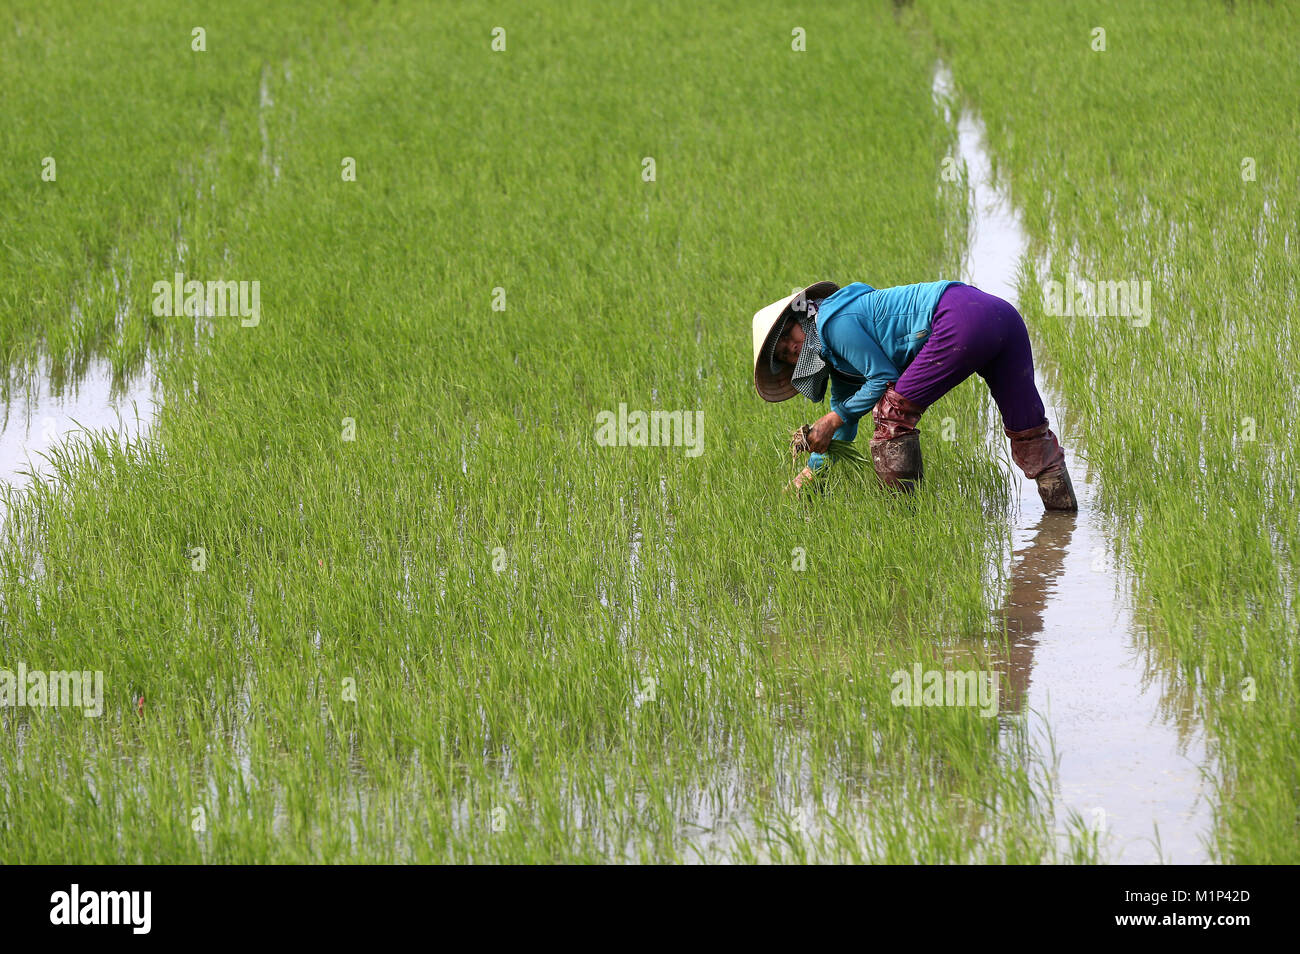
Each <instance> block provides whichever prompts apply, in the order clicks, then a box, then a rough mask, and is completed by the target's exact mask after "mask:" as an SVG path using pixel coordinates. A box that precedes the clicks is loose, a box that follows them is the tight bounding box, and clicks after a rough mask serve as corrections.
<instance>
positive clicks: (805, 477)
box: [785, 467, 817, 493]
mask: <svg viewBox="0 0 1300 954" xmlns="http://www.w3.org/2000/svg"><path fill="white" fill-rule="evenodd" d="M816 479H817V475H816V474H815V473H813V469H812V468H811V467H805V468H804V469H803V470H801V471H799V473H798V474H796V475H795V478H794V480H792V481H790V482H789V483H788V484H786V485H785V491H786V493H791V492H798V491H799V490H800V489H802V488H803V486H804V485H805V484H807V483H808V482H809V481H810V480H816Z"/></svg>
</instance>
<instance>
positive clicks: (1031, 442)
mask: <svg viewBox="0 0 1300 954" xmlns="http://www.w3.org/2000/svg"><path fill="white" fill-rule="evenodd" d="M1003 430H1004V431H1006V435H1007V437H1009V438H1011V459H1012V460H1013V461H1015V463H1016V466H1017V467H1019V468H1020V469H1021V470H1023V471H1024V472H1025V476H1026V477H1028V478H1029V479H1030V480H1033V481H1036V482H1037V483H1038V496H1039V497H1041V498H1042V500H1043V506H1044V507H1045V508H1047V509H1048V510H1078V509H1079V501H1078V500H1077V499H1076V498H1075V496H1074V484H1073V483H1071V481H1070V472H1069V471H1068V470H1066V469H1065V449H1064V448H1062V447H1061V442H1060V441H1058V440H1057V439H1056V435H1055V434H1053V433H1052V429H1051V428H1050V427H1048V426H1047V422H1046V421H1044V422H1043V423H1042V424H1039V425H1038V426H1037V427H1031V428H1029V429H1028V430H1024V431H1013V430H1011V429H1010V428H1006V427H1004V428H1003Z"/></svg>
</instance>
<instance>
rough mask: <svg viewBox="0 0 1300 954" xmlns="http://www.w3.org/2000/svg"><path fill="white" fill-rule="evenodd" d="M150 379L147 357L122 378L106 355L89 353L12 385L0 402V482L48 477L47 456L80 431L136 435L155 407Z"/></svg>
mask: <svg viewBox="0 0 1300 954" xmlns="http://www.w3.org/2000/svg"><path fill="white" fill-rule="evenodd" d="M153 380H154V375H153V369H152V367H151V365H150V363H149V362H148V361H147V360H146V361H145V363H144V367H143V369H142V371H141V373H140V374H139V375H138V376H134V377H130V378H125V379H124V378H122V377H121V376H116V375H114V374H113V366H112V364H111V363H110V362H109V361H108V360H106V359H104V358H92V359H90V360H88V361H87V362H86V363H85V364H84V365H79V366H78V367H77V368H75V369H73V370H71V371H67V372H65V371H63V370H61V369H59V368H58V367H57V366H56V369H55V370H54V371H52V372H51V373H50V374H48V375H45V376H43V377H40V378H38V379H35V380H34V381H31V382H29V384H28V386H27V387H15V388H13V389H12V390H11V391H10V393H9V400H8V401H5V402H3V403H0V483H4V484H9V485H11V486H12V487H15V488H19V487H21V486H22V485H23V484H25V483H26V482H27V481H28V480H30V479H31V477H32V475H36V476H39V477H41V478H43V479H45V478H48V477H49V476H50V468H49V464H48V461H46V459H45V455H46V454H48V453H49V451H50V450H51V449H52V448H54V447H57V446H58V445H60V444H62V443H64V442H65V441H67V440H69V439H70V438H75V437H76V435H77V434H79V433H82V432H86V431H113V432H116V433H117V434H118V436H119V440H121V441H125V440H132V441H134V440H137V439H138V438H139V437H141V436H142V435H143V434H145V433H147V432H148V430H149V427H150V425H151V424H152V422H153V418H154V414H155V412H156V410H157V405H156V402H155V398H154V390H153Z"/></svg>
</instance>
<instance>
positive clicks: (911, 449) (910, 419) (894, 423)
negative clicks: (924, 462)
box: [871, 384, 925, 493]
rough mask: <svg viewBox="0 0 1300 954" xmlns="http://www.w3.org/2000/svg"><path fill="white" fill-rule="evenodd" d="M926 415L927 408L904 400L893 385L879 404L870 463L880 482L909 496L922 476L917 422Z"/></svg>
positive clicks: (876, 411)
mask: <svg viewBox="0 0 1300 954" xmlns="http://www.w3.org/2000/svg"><path fill="white" fill-rule="evenodd" d="M924 412H925V408H923V407H921V406H920V405H919V404H913V403H912V402H911V401H909V400H908V399H907V398H905V397H903V395H901V394H899V393H898V392H897V391H895V390H894V386H893V385H892V384H891V385H890V386H889V387H888V388H887V389H886V391H885V393H884V395H883V396H882V397H881V399H880V401H879V403H877V404H876V409H875V416H876V432H875V434H874V435H873V436H872V439H871V463H872V465H873V466H874V467H875V470H876V476H877V477H879V478H880V482H881V483H882V484H884V485H885V486H886V487H889V488H890V489H891V490H901V491H903V492H904V493H908V492H910V491H911V490H912V489H913V488H914V487H915V486H916V484H917V482H918V481H919V480H920V479H921V477H922V476H923V470H922V467H921V433H920V431H918V430H917V429H916V422H917V421H919V420H920V419H921V415H922V414H923V413H924Z"/></svg>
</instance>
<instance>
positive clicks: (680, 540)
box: [0, 0, 1300, 864]
mask: <svg viewBox="0 0 1300 954" xmlns="http://www.w3.org/2000/svg"><path fill="white" fill-rule="evenodd" d="M138 7H139V12H140V15H139V16H138V17H133V18H131V19H130V21H129V22H128V21H126V20H123V19H121V18H117V17H114V16H113V15H112V13H111V12H110V11H100V10H90V11H86V10H82V9H81V8H80V7H77V8H76V15H75V16H73V15H72V13H73V11H74V7H73V6H72V5H70V4H62V3H60V2H55V3H53V4H50V3H42V4H36V3H31V4H27V3H23V4H19V7H18V8H17V9H16V10H14V11H13V12H10V13H7V14H5V15H4V17H5V28H4V29H3V30H0V53H2V55H0V63H2V64H3V65H2V66H0V75H4V76H5V78H6V80H7V82H6V83H5V84H4V88H3V91H2V92H0V96H3V97H4V100H5V105H6V110H5V114H6V116H11V117H13V121H12V123H11V124H10V129H9V131H8V133H7V134H6V137H5V139H4V140H3V142H0V152H2V153H3V156H4V159H5V162H6V167H7V168H10V169H17V170H24V171H23V172H22V174H17V173H15V174H12V175H8V176H6V177H4V179H3V180H2V181H0V189H2V190H3V196H2V197H0V198H3V203H4V207H5V208H6V210H7V212H6V218H5V221H4V224H3V229H4V232H5V236H4V238H5V241H4V242H3V243H0V302H2V303H3V305H4V307H3V308H2V309H0V340H3V343H4V345H5V354H6V355H7V356H8V360H9V363H10V366H9V369H8V370H9V382H10V383H9V385H8V387H7V388H6V390H5V395H4V396H5V406H6V411H5V412H4V415H3V417H0V423H2V424H3V427H2V428H0V455H2V456H0V480H3V481H4V486H5V488H6V490H5V493H4V499H3V507H4V513H3V515H2V517H0V613H2V615H0V671H8V672H11V673H17V672H18V671H19V667H20V666H21V667H22V671H23V672H24V673H26V674H31V673H46V674H48V673H54V672H74V671H75V672H78V673H100V674H102V687H103V689H102V699H101V700H99V702H101V703H102V705H101V706H100V709H101V711H100V712H99V713H98V714H96V715H93V716H89V715H87V714H86V708H87V707H78V706H74V705H59V704H47V703H46V701H41V702H34V701H33V699H32V698H26V697H25V698H24V702H23V703H22V704H18V697H17V695H16V692H15V695H14V696H13V698H12V699H8V697H5V698H6V700H7V701H6V704H5V705H3V706H0V857H3V859H4V860H6V861H14V862H51V863H61V862H128V863H129V862H219V863H220V862H340V861H374V862H394V861H417V862H428V861H477V862H493V861H498V862H599V861H614V862H704V863H715V862H740V863H745V862H761V861H782V862H820V861H866V862H904V863H909V862H921V863H973V862H1010V863H1120V864H1123V863H1148V862H1156V861H1164V862H1177V863H1207V862H1208V863H1239V862H1247V863H1260V862H1263V863H1273V862H1294V861H1295V860H1296V859H1295V853H1296V847H1295V846H1296V844H1297V843H1298V842H1297V839H1296V837H1295V836H1296V834H1297V832H1296V818H1297V805H1298V804H1300V794H1298V793H1300V778H1298V777H1297V774H1296V773H1297V771H1298V770H1297V768H1296V766H1297V764H1300V750H1297V748H1296V746H1297V742H1296V735H1295V733H1294V731H1293V727H1294V725H1295V723H1296V716H1297V715H1298V714H1300V713H1298V712H1297V706H1298V705H1300V680H1298V679H1297V676H1296V670H1295V667H1294V650H1295V645H1296V639H1297V622H1296V615H1295V612H1296V611H1295V586H1296V577H1295V572H1294V565H1295V564H1294V561H1295V557H1296V555H1297V552H1298V550H1297V543H1298V542H1300V541H1298V540H1297V536H1296V534H1297V530H1296V527H1297V526H1300V513H1298V512H1297V503H1296V501H1297V495H1296V487H1295V476H1294V466H1293V465H1294V463H1295V441H1294V438H1293V437H1292V436H1291V432H1290V426H1289V422H1290V421H1292V420H1294V419H1295V417H1296V414H1297V412H1300V407H1297V403H1298V398H1297V392H1296V390H1295V384H1294V382H1295V380H1297V370H1298V369H1300V353H1298V352H1297V350H1296V336H1295V332H1294V328H1293V319H1294V317H1295V315H1296V311H1297V309H1296V305H1297V301H1296V278H1295V275H1296V274H1297V269H1296V265H1297V261H1296V241H1297V224H1298V223H1297V200H1296V195H1297V193H1296V187H1297V182H1300V156H1297V147H1296V145H1295V144H1296V143H1297V142H1300V136H1297V132H1300V130H1297V129H1296V128H1295V125H1296V124H1297V122H1300V118H1298V117H1300V111H1298V110H1297V109H1295V106H1297V105H1300V104H1298V103H1296V98H1297V93H1296V90H1297V89H1300V86H1298V85H1297V84H1296V83H1295V79H1296V70H1297V66H1296V64H1295V61H1294V56H1293V50H1294V40H1295V38H1296V37H1297V36H1300V24H1297V22H1296V16H1295V14H1294V13H1293V12H1290V11H1289V10H1286V9H1271V8H1256V7H1254V6H1245V5H1236V6H1235V7H1228V6H1225V7H1223V8H1222V9H1220V8H1217V7H1216V8H1210V7H1203V6H1199V5H1198V6H1195V7H1194V8H1193V7H1191V6H1189V8H1188V11H1187V15H1186V16H1184V17H1176V16H1175V17H1171V16H1170V15H1169V14H1168V13H1167V12H1166V10H1165V6H1164V5H1157V4H1145V3H1137V4H1131V3H1130V4H1123V5H1113V6H1105V5H1103V9H1102V10H1101V11H1100V14H1099V15H1100V17H1101V19H1100V20H1099V21H1098V22H1101V23H1104V24H1106V29H1105V34H1104V40H1103V42H1102V43H1101V47H1102V48H1100V49H1096V48H1094V47H1096V46H1097V45H1098V38H1097V37H1096V36H1094V35H1093V34H1092V33H1091V32H1090V31H1091V30H1092V29H1093V28H1094V27H1095V26H1096V25H1097V24H1095V23H1093V22H1091V21H1084V20H1078V22H1074V20H1072V19H1071V18H1070V17H1062V16H1061V15H1060V14H1059V12H1058V11H1057V9H1056V6H1055V5H1053V4H1048V3H1042V4H1028V5H1025V4H1012V3H1010V2H1007V3H998V2H994V3H987V4H982V5H980V6H979V7H972V6H970V5H966V4H962V3H957V2H955V0H954V2H948V0H929V2H922V0H917V2H916V3H913V4H907V5H901V6H900V5H896V4H894V3H880V4H878V5H867V6H866V7H864V8H854V9H853V10H851V11H850V10H847V9H846V10H844V11H839V12H836V11H827V10H821V11H817V12H816V13H815V14H810V15H809V16H808V17H807V18H806V19H805V20H802V21H800V22H799V23H793V22H792V21H791V14H790V13H789V12H788V11H787V10H785V8H783V7H782V6H781V5H778V4H758V5H756V6H754V5H749V6H747V7H746V8H745V9H744V10H743V11H739V10H738V11H722V10H717V11H707V12H700V11H698V10H696V9H695V8H689V9H688V7H687V6H685V5H679V4H669V5H667V6H662V5H657V6H654V7H651V8H646V7H644V6H639V5H631V4H614V5H613V6H610V5H602V6H601V7H600V8H596V7H591V8H583V7H579V8H573V7H565V8H564V9H563V10H561V9H560V8H556V9H555V10H547V9H539V8H537V7H536V6H535V5H532V6H529V5H522V4H521V5H518V6H514V7H509V8H508V9H505V8H503V12H502V14H501V16H502V18H503V22H504V23H505V24H506V25H505V27H504V30H505V33H504V39H503V40H502V41H501V42H502V45H503V46H504V48H503V49H494V36H493V34H492V33H491V31H489V30H488V29H486V28H485V27H484V25H483V21H482V20H481V18H478V17H475V16H471V15H470V14H469V13H467V12H465V11H462V10H460V9H459V8H456V7H454V6H453V5H442V4H428V5H417V6H415V7H412V8H409V9H408V8H405V7H402V8H398V9H396V10H394V11H391V12H390V13H389V14H387V15H386V16H385V17H383V18H378V17H373V16H368V15H363V14H362V13H361V12H359V11H353V10H352V9H351V8H347V7H344V8H334V7H326V6H321V7H320V8H316V7H312V6H308V7H304V8H303V9H301V10H296V11H295V12H294V13H292V14H290V13H289V12H287V11H285V12H280V11H268V10H266V9H264V7H263V6H260V5H255V4H243V3H236V4H232V5H229V6H228V9H227V11H226V13H225V14H224V15H223V18H222V21H223V22H222V24H221V26H220V29H216V28H211V29H209V30H208V34H207V36H208V48H207V49H206V50H196V49H193V48H192V42H191V39H190V29H191V26H190V25H188V20H186V21H185V23H184V24H182V23H181V22H180V21H179V20H177V18H176V16H175V15H173V14H171V13H169V9H170V8H169V7H167V5H165V4H161V3H153V2H144V3H140V4H138ZM611 18H612V19H613V20H616V21H617V22H619V23H623V24H626V26H625V27H620V28H619V29H617V30H613V31H611V29H610V27H609V23H610V22H611ZM701 18H703V19H701ZM214 22H215V21H214ZM796 27H798V28H799V30H801V31H803V33H804V40H805V41H806V42H803V43H800V40H799V37H798V36H797V35H796V34H793V33H792V30H794V28H796ZM178 37H179V39H178ZM1211 40H1212V42H1211ZM1189 41H1195V42H1189ZM221 49H224V50H226V51H229V50H232V49H233V50H238V51H239V52H238V56H234V57H232V56H227V55H218V51H219V50H221ZM593 49H599V50H601V51H602V53H601V55H600V56H593V55H592V50H593ZM381 50H382V51H383V55H378V53H377V51H381ZM431 64H438V66H437V68H436V69H434V68H433V67H432V66H431ZM881 64H888V68H885V67H883V66H882V65H881ZM1188 75H1193V76H1206V77H1213V78H1214V82H1213V84H1212V85H1213V88H1212V89H1211V88H1209V81H1208V80H1207V81H1206V83H1207V86H1206V88H1205V89H1202V88H1200V86H1197V87H1196V88H1195V89H1194V90H1193V92H1194V94H1195V96H1194V97H1189V95H1188V93H1187V86H1186V83H1187V82H1188V81H1187V79H1186V77H1187V76H1188ZM1259 84H1264V88H1262V89H1261V88H1260V86H1259ZM20 89H22V90H35V91H36V92H33V93H30V94H26V95H21V96H20V95H19V94H18V93H17V92H16V91H17V90H20ZM1138 90H1141V91H1142V96H1141V97H1139V96H1138V95H1137V92H1136V91H1138ZM1283 107H1286V108H1283ZM809 117H823V118H824V119H825V122H826V123H827V125H826V126H825V128H822V127H820V126H819V127H818V129H816V130H810V129H809ZM1206 129H1211V130H1214V131H1215V132H1214V133H1213V134H1209V135H1206V134H1204V130H1206ZM177 130H184V134H183V135H181V134H178V133H177ZM162 142H165V143H166V144H167V145H166V148H160V146H159V143H162ZM46 158H50V159H52V160H53V165H51V164H50V163H49V162H45V161H44V160H45V159H46ZM1245 159H1250V160H1251V162H1249V163H1246V162H1244V160H1245ZM178 276H179V277H178ZM820 278H830V279H832V280H834V281H837V282H839V283H840V284H846V283H848V282H851V281H864V282H867V283H869V284H871V285H874V286H876V287H887V286H891V285H897V284H907V283H911V282H920V281H931V280H935V279H939V278H960V279H962V280H964V281H967V282H970V283H972V284H975V285H977V286H978V287H980V288H983V289H985V290H987V291H989V292H992V293H993V294H997V295H999V296H1002V297H1005V298H1007V299H1008V300H1010V301H1013V302H1015V303H1016V304H1017V307H1018V308H1019V310H1020V311H1021V312H1022V314H1023V315H1024V317H1025V320H1026V323H1027V325H1028V327H1029V330H1030V334H1031V339H1032V341H1033V345H1034V351H1035V361H1036V368H1037V372H1038V384H1039V388H1040V391H1041V392H1042V394H1043V396H1044V399H1045V401H1046V403H1047V404H1048V415H1049V420H1050V421H1051V423H1052V425H1053V427H1054V428H1056V430H1057V433H1059V434H1060V435H1061V437H1062V440H1063V442H1064V444H1065V446H1066V450H1067V455H1068V463H1069V467H1070V470H1071V473H1072V475H1073V477H1074V483H1075V488H1076V490H1077V491H1078V493H1079V498H1080V509H1079V512H1078V513H1077V514H1064V513H1046V514H1045V513H1044V512H1043V509H1042V504H1041V503H1040V501H1039V500H1038V496H1037V494H1036V492H1035V488H1034V486H1033V484H1032V482H1029V481H1025V480H1024V479H1023V478H1022V476H1021V474H1020V473H1019V471H1018V470H1016V469H1015V468H1014V467H1012V466H1011V463H1010V461H1009V459H1008V451H1007V443H1006V440H1005V438H1004V437H1003V436H1002V431H1001V422H1000V421H999V420H998V417H997V410H996V408H995V407H994V406H993V404H992V401H991V400H990V398H989V395H988V391H987V388H986V387H985V386H984V384H983V382H982V381H981V380H980V379H979V378H972V379H970V380H968V381H967V382H965V383H963V384H962V385H961V386H959V387H958V388H957V389H956V390H954V391H953V392H951V393H949V394H948V395H946V396H945V397H943V398H942V399H941V400H940V401H939V402H938V403H937V404H935V405H934V406H933V407H932V408H930V409H928V410H927V412H926V414H925V416H924V417H923V418H922V420H921V424H920V427H921V431H922V447H923V452H924V454H925V472H926V479H925V481H924V483H923V484H922V486H921V488H920V489H919V490H918V492H917V493H916V494H915V495H913V496H911V497H908V498H897V497H892V496H890V495H888V494H886V493H884V492H883V491H882V490H881V489H880V488H879V487H878V486H877V485H876V481H875V477H874V475H873V474H872V473H871V471H870V469H869V468H868V469H867V470H866V471H865V472H862V473H854V472H849V471H848V470H847V469H842V470H841V471H840V472H835V473H831V474H829V475H828V476H827V477H825V478H824V487H823V488H822V489H823V492H821V493H817V494H812V495H805V496H796V495H792V494H787V493H783V491H782V488H783V486H784V485H785V483H786V482H787V481H788V480H789V479H790V478H791V477H792V476H793V469H792V465H791V461H790V455H789V451H788V440H787V436H788V435H789V433H790V431H791V429H792V428H794V427H796V426H798V425H799V424H802V423H806V422H809V421H811V420H815V419H816V418H817V417H819V416H820V415H821V414H822V413H824V408H817V407H814V406H812V405H810V404H809V403H808V402H806V401H805V400H804V399H803V398H798V399H797V400H792V401H790V402H787V403H784V404H773V405H767V404H764V402H762V401H761V400H760V399H759V398H758V397H757V396H756V395H755V394H754V388H753V383H752V378H751V371H752V368H751V367H750V366H749V361H750V355H749V353H748V348H749V341H748V335H749V321H750V318H751V316H752V315H753V313H754V312H755V311H756V310H757V309H758V308H759V307H761V306H762V305H763V304H766V303H767V302H769V301H771V300H773V299H775V298H776V297H778V296H779V295H783V294H789V293H790V292H791V290H792V289H793V288H795V287H802V286H803V285H805V284H807V283H809V282H812V281H814V280H817V279H820ZM190 282H194V283H196V285H195V287H193V288H191V287H190V285H189V284H188V283H190ZM1121 282H1122V283H1124V288H1125V289H1130V288H1133V289H1137V292H1135V294H1134V296H1133V297H1131V298H1121V297H1116V296H1117V295H1118V292H1117V289H1118V288H1119V284H1118V283H1121ZM1144 282H1146V283H1149V284H1148V285H1143V283H1144ZM253 283H256V294H257V296H258V297H257V299H256V300H257V301H258V306H257V309H256V313H254V312H253V311H252V310H251V309H249V308H244V307H242V305H243V304H245V303H249V302H251V301H252V300H253V298H252V294H251V293H252V292H253V290H254V285H253ZM1130 283H1136V284H1135V285H1134V284H1130ZM1067 292H1068V293H1067ZM191 293H193V294H191ZM1063 293H1064V294H1065V297H1066V298H1068V300H1069V301H1070V302H1071V305H1070V307H1069V308H1068V309H1067V308H1063V307H1061V305H1060V303H1061V301H1062V300H1063V299H1062V294H1063ZM1106 293H1110V295H1111V297H1110V298H1109V302H1108V301H1107V299H1106V297H1105V294H1106ZM178 302H179V305H180V307H176V304H177V303H178ZM1112 311H1113V312H1115V313H1114V314H1112V313H1110V312H1112ZM1066 312H1068V313H1066ZM654 412H661V414H664V415H669V417H668V418H665V419H669V420H671V419H672V418H671V415H678V417H677V418H676V419H677V420H681V421H689V422H690V423H691V425H692V427H693V428H695V430H693V431H692V433H691V435H690V439H687V435H686V433H685V430H684V429H683V430H682V431H680V432H674V431H672V430H671V429H669V430H667V431H666V432H665V433H666V435H667V439H666V440H664V441H656V442H654V443H653V444H651V442H649V441H638V440H636V439H635V438H634V437H632V435H633V434H634V431H632V430H631V429H628V428H624V429H623V431H622V432H621V433H617V434H615V438H614V439H607V437H601V436H600V435H601V434H602V431H601V422H602V420H607V419H608V418H609V416H610V415H613V416H615V417H618V416H620V415H621V416H623V417H624V418H625V419H626V418H627V417H628V416H629V415H633V414H637V413H640V414H644V415H645V416H646V417H647V418H648V417H649V416H650V415H651V414H653V413H654ZM632 420H635V418H632ZM674 434H676V435H677V436H678V437H679V438H680V439H675V438H674ZM869 436H870V433H869V423H864V427H863V431H862V434H861V436H860V437H859V438H858V443H859V444H860V445H861V444H865V443H866V441H867V440H868V438H869ZM959 675H965V676H969V677H970V681H969V682H968V685H969V686H970V687H979V686H985V685H988V686H996V691H995V692H994V694H993V696H992V698H990V697H989V696H988V695H985V696H983V697H982V698H981V697H979V695H978V694H976V695H975V696H972V697H970V698H967V699H966V700H965V702H960V701H954V700H953V699H951V698H948V697H946V696H945V695H944V694H943V693H940V695H939V696H938V697H937V699H938V701H934V700H930V701H927V697H924V696H923V694H922V693H921V692H920V691H919V690H918V691H917V692H916V693H907V692H901V689H902V687H903V686H911V685H916V686H917V687H920V686H921V685H922V684H923V683H927V681H928V680H929V679H930V678H931V676H933V677H934V678H935V679H936V680H937V682H938V683H943V682H944V681H945V679H946V686H947V690H949V691H948V692H947V696H951V695H952V693H951V691H950V690H951V687H952V686H953V685H954V683H958V684H959V681H958V680H957V679H956V678H955V677H957V676H959ZM89 684H91V683H88V685H89ZM0 688H2V687H0ZM900 693H901V695H900ZM972 702H973V704H972ZM33 832H35V833H37V834H38V835H39V836H40V837H32V833H33Z"/></svg>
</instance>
